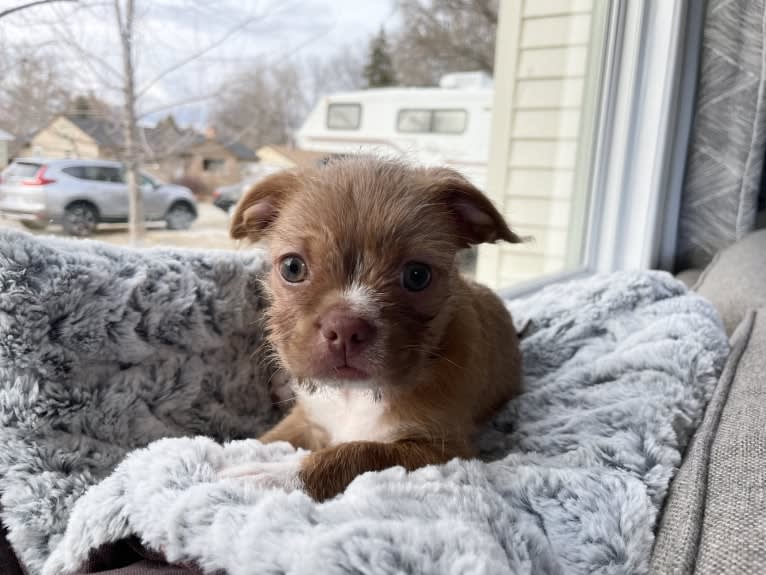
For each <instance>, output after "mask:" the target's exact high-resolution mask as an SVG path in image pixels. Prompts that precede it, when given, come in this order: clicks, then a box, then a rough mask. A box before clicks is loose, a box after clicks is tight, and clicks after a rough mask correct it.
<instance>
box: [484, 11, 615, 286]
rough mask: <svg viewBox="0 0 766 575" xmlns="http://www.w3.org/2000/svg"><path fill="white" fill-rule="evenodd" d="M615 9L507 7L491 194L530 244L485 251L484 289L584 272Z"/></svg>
mask: <svg viewBox="0 0 766 575" xmlns="http://www.w3.org/2000/svg"><path fill="white" fill-rule="evenodd" d="M609 4H610V3H609V2H607V1H606V0H595V1H593V2H588V3H584V4H583V7H585V6H586V5H587V9H582V10H578V11H574V10H572V11H571V12H564V13H562V11H561V10H560V9H559V8H558V7H557V6H553V4H549V3H537V2H531V1H525V2H511V3H508V4H503V6H502V9H501V12H500V23H499V29H498V33H499V34H500V35H501V36H503V37H504V38H505V39H506V46H505V49H503V50H500V49H498V52H497V54H496V62H495V66H496V69H497V73H496V77H495V94H494V100H493V104H492V105H493V114H492V128H491V130H490V150H491V152H490V157H491V158H492V160H491V161H490V162H489V164H488V169H487V188H488V189H487V192H488V194H489V195H490V197H491V198H492V199H493V200H494V202H495V204H496V206H497V207H498V208H499V209H500V210H501V211H502V213H503V214H504V215H505V216H506V219H507V220H508V221H509V223H510V225H511V227H512V228H514V229H515V231H516V232H517V233H518V234H519V235H521V236H523V237H527V238H529V241H527V242H525V243H522V244H517V245H508V244H504V245H491V246H480V247H479V253H478V258H477V273H476V276H477V279H478V280H479V281H481V282H483V283H486V284H489V285H491V286H493V287H495V288H510V287H512V286H515V285H518V284H521V283H524V282H528V281H531V280H539V279H540V278H544V277H550V276H553V275H556V274H561V273H565V272H570V271H574V270H577V269H580V268H581V267H582V265H583V256H584V251H583V248H584V244H585V239H586V232H587V225H586V224H587V221H588V218H587V213H588V208H589V206H590V201H591V199H592V198H591V189H592V188H591V186H590V181H591V172H592V166H593V161H592V159H593V153H594V151H595V145H596V138H595V129H596V126H597V123H598V121H599V111H600V110H599V105H598V103H599V94H600V93H601V88H602V86H603V81H604V75H603V70H604V62H605V60H604V57H605V55H606V53H607V52H606V50H605V47H606V41H607V38H608V24H609V19H608V17H607V16H608V14H609ZM499 47H500V46H498V48H499Z"/></svg>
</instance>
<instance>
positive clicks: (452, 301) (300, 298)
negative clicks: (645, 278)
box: [222, 157, 521, 500]
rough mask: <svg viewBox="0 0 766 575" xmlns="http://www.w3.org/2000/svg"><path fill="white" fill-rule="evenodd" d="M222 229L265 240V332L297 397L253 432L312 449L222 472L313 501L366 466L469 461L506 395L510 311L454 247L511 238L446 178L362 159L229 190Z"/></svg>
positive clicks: (453, 175) (473, 196) (456, 181)
mask: <svg viewBox="0 0 766 575" xmlns="http://www.w3.org/2000/svg"><path fill="white" fill-rule="evenodd" d="M231 235H232V236H233V237H234V238H249V239H250V240H253V241H259V240H265V241H266V243H267V244H268V249H269V252H270V254H271V258H272V260H273V268H272V271H271V272H270V275H269V277H268V279H267V281H266V283H267V286H268V292H269V293H270V297H271V303H270V307H269V309H268V316H267V318H268V319H267V322H268V324H267V325H268V332H269V340H270V343H271V344H272V346H273V348H274V350H275V352H276V355H277V358H278V360H279V363H280V364H281V366H282V368H284V370H286V371H287V372H288V373H289V375H290V376H291V378H292V386H293V389H294V391H295V394H296V402H295V405H294V407H293V408H292V410H291V411H290V413H289V414H288V415H287V416H286V417H285V419H284V420H282V422H281V423H279V424H278V425H277V426H276V427H274V428H273V429H272V430H271V431H269V432H268V433H266V434H265V435H264V436H262V437H261V438H260V439H261V441H263V442H273V441H288V442H290V443H291V444H293V445H294V446H296V447H302V448H306V449H309V450H311V453H310V454H309V455H307V456H305V457H304V458H302V459H301V460H300V461H299V462H298V463H286V464H282V463H280V464H274V463H271V464H269V463H253V464H248V465H243V466H239V467H236V468H231V469H228V470H224V472H223V474H222V475H223V476H228V477H232V476H235V477H236V476H251V477H252V478H253V479H255V480H260V481H261V482H262V484H264V485H274V486H283V487H286V488H296V487H297V488H301V489H304V490H305V491H306V492H307V493H309V494H310V495H311V496H312V497H314V498H315V499H317V500H324V499H327V498H329V497H333V496H334V495H336V494H338V493H340V492H342V491H343V490H344V489H345V487H346V486H347V485H348V484H349V483H350V482H351V481H352V480H353V479H354V478H355V477H356V476H357V475H359V474H361V473H364V472H366V471H375V470H381V469H385V468H387V467H392V466H397V465H401V466H403V467H404V468H406V469H408V470H413V469H416V468H418V467H422V466H425V465H429V464H435V463H444V462H446V461H448V460H450V459H452V458H454V457H464V458H470V457H472V456H473V455H474V447H473V443H472V439H473V436H474V434H475V432H476V431H477V429H478V428H479V426H481V425H482V424H483V423H484V422H486V421H487V419H488V418H489V417H490V416H491V415H492V414H493V413H494V412H495V411H496V410H497V409H498V408H499V407H500V406H502V405H503V404H504V403H505V402H506V401H508V400H509V399H510V398H511V397H512V396H514V395H515V394H516V393H518V392H519V387H520V383H519V370H520V359H521V358H520V353H519V348H518V339H517V336H516V332H515V330H514V328H513V324H512V322H511V317H510V315H509V313H508V311H507V310H506V309H505V306H504V305H503V304H502V302H501V301H500V299H499V298H498V297H497V296H496V295H495V294H494V293H493V292H492V291H490V290H489V289H487V288H485V287H482V286H480V285H478V284H475V283H472V282H469V281H467V280H466V279H464V278H463V277H462V276H461V275H460V273H459V272H458V268H457V265H456V261H455V256H456V253H457V252H458V251H459V250H461V249H463V248H466V247H469V246H471V245H474V244H479V243H482V242H494V241H497V240H505V241H508V242H518V241H520V240H519V238H518V236H516V234H514V233H513V232H512V231H511V230H510V229H509V228H508V225H507V224H506V223H505V221H504V220H503V218H502V216H501V215H500V214H499V213H498V212H497V210H496V209H495V208H494V207H493V206H492V204H491V203H490V201H489V200H488V199H487V198H486V197H485V196H484V195H483V194H482V193H481V192H480V191H479V190H478V189H476V188H475V187H474V186H473V185H471V184H470V183H469V182H468V181H467V180H465V179H464V178H463V177H462V176H460V175H459V174H458V173H457V172H455V171H453V170H449V169H437V168H413V167H408V166H406V165H404V164H402V163H399V162H395V161H388V160H381V159H377V158H373V157H358V158H351V159H343V160H337V161H332V162H330V163H329V164H328V165H326V166H324V167H321V168H316V169H303V170H295V171H286V172H282V173H279V174H276V175H273V176H271V177H269V178H267V179H265V180H263V181H262V182H260V183H259V184H257V185H256V186H255V187H253V188H252V189H251V190H250V191H249V192H247V194H246V195H245V196H244V197H243V198H242V200H241V201H240V203H239V205H238V206H237V208H236V210H235V213H234V216H233V220H232V226H231Z"/></svg>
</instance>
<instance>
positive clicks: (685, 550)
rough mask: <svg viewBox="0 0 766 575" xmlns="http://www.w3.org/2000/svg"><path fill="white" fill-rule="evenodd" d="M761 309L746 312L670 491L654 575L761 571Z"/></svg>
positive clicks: (764, 492)
mask: <svg viewBox="0 0 766 575" xmlns="http://www.w3.org/2000/svg"><path fill="white" fill-rule="evenodd" d="M764 540H766V309H761V310H759V311H758V312H750V313H749V314H748V315H747V316H746V318H745V320H744V321H743V322H742V324H741V325H740V326H739V328H738V329H737V331H736V332H735V334H734V337H733V338H732V351H731V354H730V356H729V360H728V362H727V365H726V367H725V368H724V372H723V374H722V375H721V379H720V381H719V384H718V386H717V388H716V391H715V393H714V395H713V398H712V399H711V401H710V404H709V405H708V408H707V411H706V413H705V417H704V420H703V422H702V424H701V425H700V427H699V429H698V431H697V433H696V434H695V436H694V439H693V440H692V443H691V444H690V447H689V449H688V450H687V454H686V457H685V459H684V462H683V464H682V465H681V469H680V470H679V472H678V474H677V476H676V478H675V480H674V481H673V484H672V486H671V489H670V493H669V497H668V500H667V504H666V508H665V511H664V514H663V517H662V521H661V524H660V529H659V531H658V533H657V539H656V543H655V548H654V553H653V558H652V569H651V572H652V573H656V574H660V573H674V574H679V575H680V574H684V573H697V574H716V575H717V574H720V573H737V574H745V575H747V574H750V573H752V574H755V573H763V572H764V566H766V547H764V545H763V542H764Z"/></svg>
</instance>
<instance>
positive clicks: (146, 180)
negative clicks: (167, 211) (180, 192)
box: [141, 174, 158, 188]
mask: <svg viewBox="0 0 766 575" xmlns="http://www.w3.org/2000/svg"><path fill="white" fill-rule="evenodd" d="M141 185H142V186H150V187H152V188H155V187H157V185H158V184H157V182H156V181H154V179H152V178H150V177H149V176H147V175H146V174H141Z"/></svg>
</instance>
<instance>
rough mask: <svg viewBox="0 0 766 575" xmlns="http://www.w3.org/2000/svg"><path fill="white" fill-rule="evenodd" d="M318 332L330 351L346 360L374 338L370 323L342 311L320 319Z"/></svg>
mask: <svg viewBox="0 0 766 575" xmlns="http://www.w3.org/2000/svg"><path fill="white" fill-rule="evenodd" d="M319 331H320V333H321V334H322V337H323V338H324V340H325V341H326V342H327V345H328V346H329V347H330V349H331V350H332V351H333V352H335V353H338V354H339V355H340V354H343V355H344V356H345V357H346V358H350V357H352V356H354V355H356V354H358V353H359V352H361V351H362V350H363V349H364V348H366V347H367V346H368V345H369V344H370V342H371V341H372V339H373V338H374V337H375V328H374V327H373V326H372V324H370V322H368V321H366V320H364V319H362V318H361V317H357V316H354V315H350V314H349V313H348V312H343V311H331V312H329V313H328V314H327V315H326V316H325V317H324V318H322V323H321V326H320V328H319Z"/></svg>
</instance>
